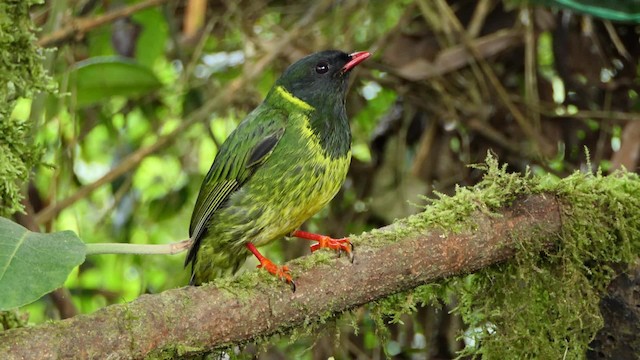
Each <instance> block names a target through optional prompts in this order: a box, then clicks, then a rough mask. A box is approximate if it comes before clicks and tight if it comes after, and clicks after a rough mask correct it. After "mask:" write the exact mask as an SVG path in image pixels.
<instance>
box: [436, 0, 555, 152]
mask: <svg viewBox="0 0 640 360" xmlns="http://www.w3.org/2000/svg"><path fill="white" fill-rule="evenodd" d="M437 4H438V6H439V7H440V8H441V10H442V11H443V12H444V13H445V14H446V16H447V18H448V19H449V20H450V21H451V23H452V24H453V26H454V28H455V29H456V31H457V32H458V33H459V34H460V38H461V40H462V42H463V44H464V45H465V46H466V47H467V48H468V49H469V51H470V52H471V54H472V55H473V56H474V58H476V60H477V61H478V63H479V64H480V67H481V68H482V71H483V72H484V73H485V76H486V77H487V78H488V80H489V82H490V83H491V85H492V86H493V88H494V89H495V91H496V93H497V95H498V98H499V99H500V100H501V102H502V103H503V105H504V106H506V107H507V109H508V110H509V112H510V113H511V114H512V115H513V117H514V119H515V120H516V122H517V123H518V125H519V126H520V128H521V129H522V131H523V132H524V133H525V135H526V136H527V137H528V138H529V139H531V141H532V144H533V145H534V146H535V151H536V152H537V153H540V154H541V155H542V154H545V152H548V151H551V149H553V147H552V146H547V144H546V141H545V140H544V139H543V138H542V137H541V136H540V134H539V133H538V132H537V131H536V130H535V129H534V127H533V126H532V125H531V123H529V121H528V120H527V118H526V117H525V116H524V115H523V114H522V112H521V111H520V109H518V108H517V107H516V106H515V105H514V104H513V102H511V101H510V99H509V94H508V92H507V90H506V89H505V88H504V86H503V85H502V83H501V82H500V80H499V79H498V76H497V75H496V73H495V72H494V71H493V69H492V68H491V66H489V64H487V63H486V62H485V61H483V58H482V55H481V54H480V52H479V51H478V49H477V48H476V47H475V46H474V44H473V42H472V41H471V40H470V39H469V38H468V37H467V35H466V33H465V31H464V28H463V27H462V24H461V23H460V20H459V19H458V18H457V17H456V15H455V13H454V12H453V10H452V9H451V7H450V6H449V4H448V3H447V2H446V1H444V0H438V1H437Z"/></svg>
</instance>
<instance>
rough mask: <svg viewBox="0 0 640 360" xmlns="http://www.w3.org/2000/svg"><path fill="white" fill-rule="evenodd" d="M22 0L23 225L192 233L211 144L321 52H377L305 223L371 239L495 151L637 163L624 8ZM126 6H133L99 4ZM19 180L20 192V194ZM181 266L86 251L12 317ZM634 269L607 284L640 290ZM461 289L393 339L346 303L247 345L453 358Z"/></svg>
mask: <svg viewBox="0 0 640 360" xmlns="http://www.w3.org/2000/svg"><path fill="white" fill-rule="evenodd" d="M622 3H625V2H622ZM3 6H7V9H9V7H8V5H3ZM27 8H28V7H27V6H26V5H24V4H22V5H15V6H14V7H13V8H11V11H18V10H20V9H27ZM28 9H29V10H30V16H31V19H32V20H33V22H34V23H35V24H36V26H38V27H40V28H41V31H40V32H39V33H38V38H39V40H38V44H39V45H40V46H42V47H44V48H46V49H51V50H49V51H46V52H43V53H41V54H40V55H41V57H36V58H29V57H20V56H18V57H17V59H16V58H15V57H16V55H17V54H21V53H23V52H24V53H25V54H28V52H26V51H24V50H20V49H29V48H31V47H33V45H34V41H33V40H32V39H33V37H31V36H32V35H30V34H31V32H30V31H31V30H30V29H29V27H28V25H27V24H26V23H23V25H24V28H23V29H20V30H22V31H23V32H22V35H21V36H22V39H23V41H22V42H19V43H17V45H14V46H22V47H18V48H10V47H7V46H6V45H5V43H4V42H3V43H2V45H3V46H2V49H0V51H2V52H3V59H7V58H9V57H11V56H13V57H14V58H13V59H12V60H11V61H7V62H6V63H9V64H20V66H16V67H20V68H22V69H26V68H29V69H35V70H31V71H30V72H29V73H28V74H27V76H25V75H17V76H16V79H26V80H22V81H23V82H24V84H23V83H20V82H19V81H18V80H15V79H8V80H7V81H8V83H11V84H14V87H15V88H16V89H18V90H19V91H15V92H13V93H7V94H4V93H3V94H0V95H2V96H3V97H4V99H9V100H10V102H7V104H8V105H10V106H11V108H12V112H11V114H10V115H9V113H3V114H2V118H1V120H2V122H1V123H0V130H2V131H0V134H3V135H4V136H6V138H7V139H16V138H17V137H16V136H13V135H10V136H9V135H8V134H9V133H8V132H9V131H19V132H20V135H19V136H18V137H20V138H22V139H25V140H24V141H21V142H17V144H12V147H11V148H12V149H19V151H17V152H11V151H8V150H3V152H2V156H3V157H4V158H3V163H2V164H0V166H1V167H2V169H3V172H2V186H1V187H0V191H2V202H1V203H0V204H1V205H2V209H1V210H2V211H3V213H4V214H5V215H6V214H9V213H15V214H16V219H17V220H18V221H19V222H21V223H22V224H24V225H25V226H26V227H28V228H31V229H38V228H39V229H40V230H42V231H47V232H49V231H58V230H73V231H75V232H76V233H77V234H78V235H79V237H80V238H81V239H83V241H85V242H131V243H137V244H162V243H170V242H175V241H178V240H182V239H184V238H186V237H187V229H188V221H189V217H190V214H191V211H192V207H193V203H194V202H195V197H196V195H197V191H198V189H199V186H200V183H201V181H202V178H203V177H204V174H205V173H206V171H207V170H208V168H209V166H210V164H211V161H212V159H213V157H214V156H215V153H216V149H217V147H218V145H219V144H221V143H222V141H224V139H225V138H226V136H227V135H228V134H229V133H230V132H231V131H232V130H233V128H234V127H235V126H236V125H237V123H238V122H239V121H240V120H241V119H242V118H243V117H244V115H246V114H247V113H248V112H249V111H250V110H251V109H253V108H254V107H255V106H257V104H259V102H260V101H261V100H262V98H263V97H264V95H265V94H266V92H267V91H268V89H269V88H270V86H271V84H272V83H273V81H274V80H275V79H276V78H277V77H278V76H279V74H280V73H281V71H282V70H283V69H284V68H285V67H286V66H288V65H289V64H290V63H291V62H293V61H295V60H296V59H298V58H300V57H302V56H304V55H306V54H308V53H311V52H314V51H317V50H321V49H326V48H339V49H343V50H345V51H355V50H369V51H372V52H374V56H373V58H372V59H370V60H369V61H367V62H366V63H364V64H363V66H362V68H360V69H358V71H357V72H356V73H354V74H353V75H354V76H353V85H352V88H351V91H350V93H349V97H348V99H347V106H348V110H349V114H350V118H351V127H352V131H353V135H354V140H353V149H354V161H353V163H352V166H351V169H350V172H349V178H348V180H347V182H346V184H345V186H344V187H343V189H342V191H341V192H340V194H339V195H338V196H337V197H336V199H335V200H334V201H333V202H332V204H331V205H330V206H329V207H328V208H327V209H325V210H324V211H323V212H321V213H320V214H319V215H317V216H316V217H314V218H313V219H312V220H310V221H308V222H307V224H306V225H305V226H306V228H307V229H309V230H311V231H319V232H323V233H327V234H329V235H334V236H341V235H345V234H351V233H360V232H362V231H364V230H369V229H372V228H377V227H380V226H383V225H386V224H388V223H390V222H391V221H393V220H394V219H396V218H401V217H405V216H407V215H410V214H413V213H416V212H418V211H420V207H419V206H416V205H417V204H418V205H419V204H424V203H425V200H424V198H423V197H427V198H432V197H434V193H435V192H440V193H444V194H452V193H453V192H454V191H455V187H456V185H473V184H476V183H477V182H478V181H479V180H480V178H481V176H482V172H481V171H479V170H478V169H475V168H470V167H468V166H467V165H468V164H471V163H478V162H482V161H483V160H484V159H485V156H486V154H487V152H488V151H491V152H493V153H494V154H496V155H497V157H498V158H499V159H500V161H501V162H506V163H507V164H508V171H513V172H522V173H524V172H526V169H527V168H530V169H531V171H532V172H533V173H535V174H552V175H553V176H555V177H559V178H564V177H567V176H569V175H570V174H572V173H573V172H574V171H576V170H581V171H590V170H591V169H592V168H596V167H600V168H602V169H603V170H604V171H605V172H606V171H612V170H614V169H618V168H621V167H623V166H624V167H626V168H627V169H630V170H631V171H635V170H636V169H637V167H638V155H639V154H640V141H639V140H640V122H639V121H638V120H640V118H639V117H638V115H637V109H638V106H639V100H638V64H637V59H638V57H639V56H640V43H639V41H638V40H639V29H638V27H637V26H636V25H634V24H633V23H632V22H611V21H609V20H607V19H603V18H602V16H596V17H590V16H585V15H584V14H583V13H577V12H574V11H572V10H567V9H564V8H563V9H558V8H548V7H541V6H531V5H527V4H522V3H519V2H517V3H516V2H509V1H506V2H503V1H497V0H481V1H465V0H457V1H456V0H449V1H445V0H437V1H425V0H415V1H409V0H403V1H368V2H367V1H340V2H333V1H326V0H325V1H318V2H294V1H275V2H266V1H240V2H234V1H204V0H202V1H199V0H186V1H162V0H147V1H144V0H143V1H95V0H88V1H72V0H61V1H46V2H44V3H43V4H40V5H37V6H32V7H30V8H28ZM583 10H584V9H583ZM605 10H607V9H605ZM632 10H633V8H632V7H629V8H623V9H622V10H620V11H621V12H619V13H622V14H631V11H632ZM611 11H612V10H611V9H608V12H605V11H604V10H603V11H602V12H601V13H599V14H598V13H596V14H594V15H603V14H604V15H606V14H608V13H611ZM113 13H116V14H119V15H120V16H116V17H105V15H106V14H113ZM12 14H14V15H15V17H14V19H16V18H18V17H19V16H20V14H18V13H11V12H10V11H9V10H7V11H6V12H5V15H3V16H4V17H3V22H2V23H3V24H8V20H7V19H10V16H11V15H12ZM608 17H609V18H611V16H608ZM617 20H629V19H620V18H617ZM631 20H633V19H631ZM3 32H6V31H5V30H4V28H3ZM12 44H15V42H12ZM54 49H55V50H54ZM20 61H22V63H21V62H20ZM28 66H30V67H28ZM40 67H44V68H45V69H46V70H47V71H48V73H49V74H50V75H51V76H52V77H53V79H54V81H53V82H54V83H55V84H57V88H58V92H57V93H54V92H51V91H49V92H39V93H38V94H37V95H36V92H37V91H41V90H45V89H51V88H52V86H51V82H49V81H48V80H47V79H45V78H42V75H41V73H42V71H41V70H40ZM9 70H11V71H14V70H12V69H9ZM9 70H7V71H9ZM7 73H8V72H7ZM30 77H33V79H32V78H30ZM3 83H4V79H3ZM25 84H26V85H25ZM6 88H7V87H5V86H3V87H2V89H3V91H4V89H6ZM33 144H37V145H38V146H37V147H35V146H34V145H33ZM585 149H588V153H587V154H585ZM13 153H18V154H20V156H18V157H14V158H11V157H9V156H10V154H13ZM588 159H590V163H591V167H589V166H587V161H588ZM8 164H16V165H15V166H16V168H15V169H14V168H10V167H9V168H7V166H8ZM20 164H22V165H20ZM34 164H35V165H34ZM5 169H7V170H5ZM28 169H32V171H31V175H32V176H31V177H30V178H29V181H28V182H24V180H25V179H26V178H27V176H26V174H27V173H28ZM9 175H12V176H9ZM20 186H22V187H20ZM16 189H18V190H19V189H24V191H23V196H24V200H23V201H22V202H21V203H18V202H17V200H18V198H19V193H18V191H16ZM20 207H22V208H23V209H24V211H25V214H21V213H20V212H16V210H18V209H19V208H20ZM266 252H267V253H268V254H269V255H270V256H271V257H272V258H273V259H274V260H277V261H279V262H283V261H285V260H287V259H291V258H294V257H299V256H303V255H306V254H307V253H308V244H307V243H305V242H298V241H295V240H294V241H279V242H277V243H275V244H273V245H270V246H269V248H268V249H267V250H266ZM183 260H184V259H183V257H182V256H174V257H170V256H148V257H141V256H130V255H126V256H122V255H104V256H93V257H89V258H88V260H87V262H85V263H84V264H83V265H82V266H80V267H79V268H78V269H77V270H76V271H75V272H74V273H73V274H72V276H70V277H69V278H68V280H67V283H66V286H65V288H64V289H61V290H57V291H55V292H54V293H52V294H50V295H49V296H47V297H45V298H43V299H41V300H40V301H38V302H36V303H34V304H31V305H29V306H26V307H24V308H21V309H20V313H21V314H23V315H21V316H23V317H24V316H27V315H28V317H29V322H31V323H40V322H43V321H46V320H47V319H57V318H66V317H70V316H73V315H75V314H78V313H89V312H92V311H95V310H96V309H99V308H101V307H104V306H106V305H109V304H113V303H120V302H126V301H130V300H133V299H135V298H137V297H138V296H139V295H140V294H144V293H157V292H160V291H163V290H165V289H169V288H175V287H179V286H183V285H185V284H186V283H187V276H188V271H186V270H183V268H182V262H183ZM252 261H253V260H252ZM254 266H255V262H249V263H248V264H247V265H246V268H247V269H253V268H254ZM634 271H635V272H637V268H636V270H634ZM634 271H631V272H629V274H630V275H629V278H628V279H629V280H628V281H627V282H626V285H624V284H623V285H621V286H619V287H618V288H615V289H612V292H615V291H618V292H625V291H630V292H631V293H633V291H634V289H635V291H636V292H638V291H639V290H638V286H637V282H638V280H637V279H638V278H637V277H634V276H633V274H635V272H634ZM634 279H636V280H634ZM634 282H635V283H634ZM623 283H624V281H623ZM479 286H480V285H479ZM483 286H487V285H486V284H484V285H483ZM638 293H640V292H638ZM632 299H633V298H632ZM632 301H636V303H633V302H632ZM632 301H631V302H628V303H622V304H620V305H619V307H620V308H629V309H632V310H633V309H634V307H635V311H636V312H637V311H638V310H637V306H639V305H640V300H639V299H638V298H635V300H632ZM456 304H457V300H456V299H451V303H450V304H448V305H445V304H441V305H442V307H441V308H438V307H432V306H421V307H418V308H416V309H415V311H413V312H411V313H410V314H406V315H402V316H398V317H394V318H389V319H388V320H389V321H390V322H391V323H386V324H384V327H386V328H388V329H389V334H388V335H387V336H386V337H381V336H379V335H380V329H381V327H380V326H376V323H375V321H374V319H377V318H378V317H377V316H372V314H371V313H370V309H368V308H362V309H358V310H356V311H355V312H354V313H353V315H352V316H351V317H350V319H351V320H352V321H353V323H355V324H358V325H357V329H358V330H357V331H356V330H355V327H354V326H352V325H353V324H349V323H348V322H347V321H345V320H344V319H343V320H342V321H340V322H337V323H336V322H333V323H330V324H328V325H326V326H325V327H324V328H323V329H322V331H321V332H320V334H319V335H318V336H317V337H302V338H300V339H298V340H297V341H295V342H289V341H288V340H287V339H282V340H280V341H274V342H273V343H272V344H271V345H270V346H266V347H265V348H253V347H251V346H250V347H249V348H247V349H245V350H246V351H247V352H248V353H257V354H259V355H258V356H259V357H261V358H265V359H270V358H273V359H279V358H283V359H284V358H291V357H292V356H295V357H296V358H299V357H302V358H309V359H311V358H314V359H315V358H318V359H325V358H327V357H329V356H336V357H339V358H379V357H383V356H384V354H385V353H386V354H388V355H391V356H395V357H399V358H400V357H402V358H424V357H431V358H451V357H453V356H455V351H457V350H461V349H462V348H463V347H464V346H465V343H464V342H465V339H466V340H467V341H469V339H470V338H471V337H470V336H467V337H459V336H460V335H461V334H464V333H465V332H467V333H468V332H469V331H473V330H474V329H469V328H468V327H467V326H466V325H465V324H464V322H463V321H462V319H460V318H459V317H458V316H455V315H450V314H448V310H450V309H451V308H452V307H455V306H456ZM374 315H375V314H374ZM22 320H24V318H22ZM465 320H467V323H473V321H469V319H465ZM607 321H608V320H607V319H605V322H607ZM612 324H613V325H612V326H614V327H615V324H614V323H612ZM378 325H380V324H378ZM636 326H637V325H636ZM336 329H340V330H341V331H340V336H336V333H337V332H336ZM604 339H605V340H606V336H605V338H604ZM605 340H599V339H596V341H600V343H595V342H594V343H593V346H594V349H596V351H594V352H592V353H591V354H590V356H593V357H597V356H600V354H602V357H605V356H608V354H609V353H608V352H607V351H605V350H602V351H601V350H598V349H602V348H605V347H606V346H605V345H607V344H605V343H606V341H605ZM312 345H314V346H313V347H312ZM598 351H600V353H599V352H598Z"/></svg>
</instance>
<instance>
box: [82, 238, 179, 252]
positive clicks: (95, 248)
mask: <svg viewBox="0 0 640 360" xmlns="http://www.w3.org/2000/svg"><path fill="white" fill-rule="evenodd" d="M86 246H87V251H86V254H87V255H99V254H138V255H175V254H179V253H181V252H183V251H185V250H187V249H188V248H189V247H190V246H191V239H187V240H182V241H180V242H176V243H171V244H126V243H96V244H86Z"/></svg>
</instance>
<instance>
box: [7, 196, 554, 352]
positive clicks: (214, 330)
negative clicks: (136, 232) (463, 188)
mask: <svg viewBox="0 0 640 360" xmlns="http://www.w3.org/2000/svg"><path fill="white" fill-rule="evenodd" d="M498 214H499V215H496V214H495V213H492V214H487V213H486V212H480V211H476V212H475V213H473V214H472V215H471V217H470V219H472V220H471V221H470V223H469V224H468V225H467V226H466V227H465V229H466V230H464V231H461V232H460V233H458V234H446V233H444V232H443V231H440V230H434V229H431V230H424V229H423V230H420V229H419V226H418V227H417V228H416V227H414V226H413V225H409V224H411V223H412V222H411V221H407V222H400V223H397V224H394V225H391V226H387V227H385V228H382V229H380V230H378V231H375V232H372V233H367V234H363V235H361V236H358V237H354V238H353V241H354V244H355V245H356V250H357V253H356V261H355V263H354V264H351V263H350V262H349V261H347V260H346V259H345V258H342V259H339V260H336V261H331V263H330V264H320V265H318V264H316V265H314V266H312V267H311V268H309V269H307V270H303V269H302V268H301V267H300V266H296V264H295V262H294V264H290V268H291V269H292V271H293V272H294V275H295V276H296V281H297V284H298V290H297V291H296V292H295V293H292V292H291V290H290V289H289V287H288V286H286V285H285V284H283V283H279V282H276V281H275V280H274V279H272V278H271V277H268V276H265V277H260V278H261V279H265V280H264V281H259V282H257V284H256V285H255V286H247V285H246V284H245V285H244V287H243V286H241V285H238V286H234V285H235V284H231V285H229V288H228V289H227V290H225V289H219V288H215V287H213V286H203V287H186V288H180V289H174V290H169V291H166V292H163V293H160V294H156V295H143V296H141V297H140V298H138V299H136V300H134V301H133V302H131V303H128V304H121V305H113V306H109V307H106V308H104V309H102V310H99V311H97V312H95V313H94V314H91V315H81V316H77V317H74V318H72V319H68V320H63V321H58V322H53V323H47V324H44V325H40V326H36V327H30V328H21V329H13V330H9V331H5V332H3V333H0V353H2V354H3V358H4V359H23V358H37V359H48V358H81V357H91V356H95V357H106V356H107V354H109V356H111V357H114V358H141V357H145V356H148V355H153V354H156V355H157V354H159V352H160V351H168V352H169V354H174V355H181V356H184V355H186V354H190V353H197V352H206V351H211V350H212V349H216V348H220V347H224V346H228V345H231V344H239V343H243V342H246V341H250V340H252V339H256V338H259V337H264V336H268V335H271V334H275V333H280V332H284V331H287V330H288V329H291V328H293V327H298V326H302V325H303V324H305V323H313V322H317V321H319V320H321V319H325V318H326V317H327V316H330V315H332V314H337V313H340V312H343V311H346V310H349V309H352V308H354V307H356V306H359V305H362V304H366V303H368V302H371V301H374V300H376V299H380V298H383V297H385V296H388V295H391V294H394V293H397V292H400V291H405V290H410V289H413V288H415V287H417V286H419V285H422V284H425V283H428V282H432V281H435V280H438V279H442V278H445V277H448V276H452V275H457V274H465V273H469V272H473V271H476V270H478V269H482V268H484V267H486V266H489V265H491V264H495V263H498V262H501V261H504V260H505V259H508V258H509V257H510V256H512V255H513V254H514V251H515V250H514V249H515V248H516V247H517V246H522V243H525V242H527V241H537V240H538V239H545V240H546V241H553V239H554V238H555V237H556V236H557V234H559V232H560V230H561V219H560V215H561V214H560V210H559V203H558V201H557V200H556V198H555V197H554V196H551V195H547V196H545V195H532V196H527V197H524V198H521V199H519V200H517V201H514V202H513V205H512V206H511V207H509V208H505V209H502V211H498ZM418 222H419V219H417V218H416V223H418ZM398 234H402V235H398ZM396 236H401V238H398V239H397V241H392V242H387V243H385V241H389V238H392V239H395V237H396ZM376 243H377V244H385V245H383V246H378V247H370V246H368V245H369V244H376ZM250 276H253V274H246V275H245V276H242V277H241V278H240V279H238V282H242V281H243V280H244V281H247V280H246V279H249V277H250ZM234 289H236V290H237V291H234Z"/></svg>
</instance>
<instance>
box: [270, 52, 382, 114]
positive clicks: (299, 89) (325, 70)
mask: <svg viewBox="0 0 640 360" xmlns="http://www.w3.org/2000/svg"><path fill="white" fill-rule="evenodd" d="M370 55H371V54H369V53H368V52H366V51H361V52H356V53H353V54H351V55H349V54H347V53H344V52H342V51H338V50H327V51H321V52H317V53H314V54H311V55H309V56H306V57H304V58H302V59H300V60H298V61H297V62H296V63H294V64H293V65H291V66H289V67H288V68H287V70H285V72H284V73H283V74H282V76H281V77H280V79H278V81H277V82H276V86H278V85H279V86H282V87H284V88H285V90H287V91H288V92H290V93H291V94H293V96H295V97H297V98H299V99H301V100H303V101H304V102H306V103H307V104H309V105H311V106H313V107H314V108H316V109H325V110H329V109H331V108H334V107H336V106H341V107H343V106H344V97H345V92H346V89H347V80H348V79H349V73H350V72H351V70H352V69H353V68H354V67H355V66H356V65H358V64H359V63H361V62H362V61H364V60H365V59H366V58H368V57H369V56H370ZM336 110H337V109H336Z"/></svg>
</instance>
